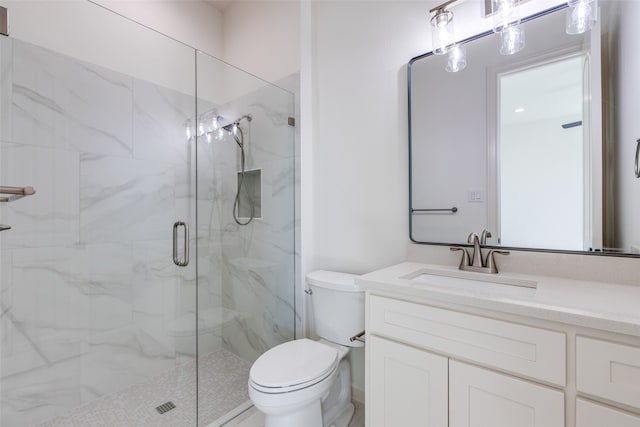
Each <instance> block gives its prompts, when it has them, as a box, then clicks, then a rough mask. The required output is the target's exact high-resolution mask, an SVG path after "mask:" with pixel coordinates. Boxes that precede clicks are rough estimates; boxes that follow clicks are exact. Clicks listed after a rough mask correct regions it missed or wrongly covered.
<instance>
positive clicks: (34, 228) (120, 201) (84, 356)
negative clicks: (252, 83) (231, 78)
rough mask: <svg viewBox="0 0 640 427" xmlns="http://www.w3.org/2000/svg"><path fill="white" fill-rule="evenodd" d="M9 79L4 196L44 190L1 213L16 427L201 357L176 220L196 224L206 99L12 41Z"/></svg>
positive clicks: (2, 60) (0, 61)
mask: <svg viewBox="0 0 640 427" xmlns="http://www.w3.org/2000/svg"><path fill="white" fill-rule="evenodd" d="M185 66H190V67H193V65H192V64H189V65H185ZM0 67H1V71H2V73H1V79H0V91H1V93H0V125H1V126H2V127H1V129H0V138H1V140H0V184H2V185H13V186H25V185H32V186H34V187H35V188H36V190H37V194H35V195H34V196H31V197H27V198H24V199H20V200H17V201H15V202H12V203H4V204H1V205H0V223H2V224H9V225H11V226H12V229H11V230H10V231H6V232H3V233H1V235H0V249H1V250H0V279H1V282H0V284H1V286H0V334H1V335H0V397H1V408H0V414H1V420H0V424H2V426H6V427H11V426H26V425H30V424H33V423H36V422H39V421H44V420H46V419H48V418H50V417H53V416H55V415H58V414H61V413H64V412H65V411H66V410H68V409H70V408H73V407H76V406H78V405H81V404H83V403H86V402H88V401H90V400H93V399H95V398H97V397H99V396H103V395H105V394H109V393H113V392H115V391H117V390H120V389H122V388H124V387H126V386H128V385H131V384H134V383H137V382H140V381H142V380H144V379H147V378H149V377H150V376H153V375H157V374H158V373H160V372H164V371H166V370H168V369H171V368H173V367H175V366H176V364H178V363H180V362H181V361H182V359H189V358H191V357H193V356H194V354H195V347H194V346H195V338H194V337H191V339H189V338H188V337H185V336H186V335H188V334H186V332H188V329H189V328H191V329H193V326H194V325H195V321H194V320H195V318H194V310H195V263H192V266H193V267H190V268H187V269H180V268H178V267H176V266H175V265H174V264H173V262H172V253H171V251H172V224H173V222H174V221H176V220H185V221H188V222H191V223H195V221H194V218H195V212H194V206H195V200H194V193H195V192H194V185H193V184H194V182H195V178H194V177H195V169H194V167H193V165H194V164H195V149H194V148H195V147H194V143H195V141H188V140H187V138H186V135H185V122H186V121H187V120H188V119H189V118H191V117H194V115H195V98H194V96H192V95H189V94H182V93H178V92H176V91H173V90H170V89H167V88H163V87H159V86H156V85H153V84H150V83H148V82H145V81H141V80H137V79H134V78H132V77H129V76H126V75H123V74H120V73H116V72H113V71H110V70H108V69H105V68H102V67H97V66H94V65H91V64H88V63H85V62H82V61H78V60H75V59H73V58H70V57H66V56H63V55H60V54H57V53H54V52H51V51H48V50H45V49H42V48H39V47H36V46H34V45H30V44H27V43H24V42H20V41H18V40H14V39H11V38H7V37H1V38H0ZM193 233H194V234H195V230H194V231H193ZM194 245H195V243H194ZM194 248H195V246H194ZM192 253H195V252H193V251H192ZM203 274H206V270H205V271H203ZM190 320H193V321H190ZM194 404H195V403H194ZM194 409H195V408H194Z"/></svg>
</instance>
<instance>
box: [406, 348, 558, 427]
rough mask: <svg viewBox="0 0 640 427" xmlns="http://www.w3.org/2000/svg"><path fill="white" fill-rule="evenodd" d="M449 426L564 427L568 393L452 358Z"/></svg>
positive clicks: (450, 362) (450, 363) (450, 367)
mask: <svg viewBox="0 0 640 427" xmlns="http://www.w3.org/2000/svg"><path fill="white" fill-rule="evenodd" d="M398 425H400V424H398ZM449 426H450V427H564V393H562V392H560V391H558V390H554V389H551V388H549V387H545V386H541V385H536V384H533V383H530V382H527V381H524V380H520V379H516V378H515V377H511V376H508V375H502V374H498V373H495V372H493V371H489V370H487V369H482V368H477V367H475V366H471V365H467V364H465V363H461V362H457V361H454V360H450V361H449Z"/></svg>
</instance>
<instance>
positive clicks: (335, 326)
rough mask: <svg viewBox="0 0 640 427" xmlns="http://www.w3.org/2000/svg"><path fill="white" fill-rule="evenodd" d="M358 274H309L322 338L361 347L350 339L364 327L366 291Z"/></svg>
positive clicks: (316, 321) (312, 297)
mask: <svg viewBox="0 0 640 427" xmlns="http://www.w3.org/2000/svg"><path fill="white" fill-rule="evenodd" d="M356 277H358V275H356V274H349V273H338V272H335V271H325V270H319V271H314V272H311V273H309V274H307V285H308V286H309V289H311V292H312V294H311V309H312V314H313V319H314V323H315V329H316V333H317V334H318V335H319V336H320V338H324V339H326V340H328V341H331V342H334V343H336V344H340V345H345V346H349V347H362V346H363V344H362V343H361V342H359V341H353V342H351V341H349V338H351V337H352V336H354V335H356V334H358V333H360V332H362V331H363V330H364V290H363V289H361V288H360V287H359V286H357V285H356V284H355V278H356Z"/></svg>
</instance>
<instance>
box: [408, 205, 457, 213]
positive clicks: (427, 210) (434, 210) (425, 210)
mask: <svg viewBox="0 0 640 427" xmlns="http://www.w3.org/2000/svg"><path fill="white" fill-rule="evenodd" d="M420 212H451V213H456V212H458V208H456V207H455V206H454V207H452V208H446V209H413V208H412V209H411V213H420Z"/></svg>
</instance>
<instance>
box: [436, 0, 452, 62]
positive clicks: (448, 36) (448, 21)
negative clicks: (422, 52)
mask: <svg viewBox="0 0 640 427" xmlns="http://www.w3.org/2000/svg"><path fill="white" fill-rule="evenodd" d="M456 1H458V0H449V1H447V2H445V3H443V4H441V5H440V6H437V7H434V8H433V9H431V10H430V11H429V15H430V16H431V15H433V16H432V17H431V41H432V44H433V53H434V54H435V55H444V54H445V53H449V52H450V51H451V50H452V49H453V48H454V47H455V34H454V25H453V12H451V11H450V10H447V9H446V8H447V6H450V5H451V4H452V3H455V2H456Z"/></svg>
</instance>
